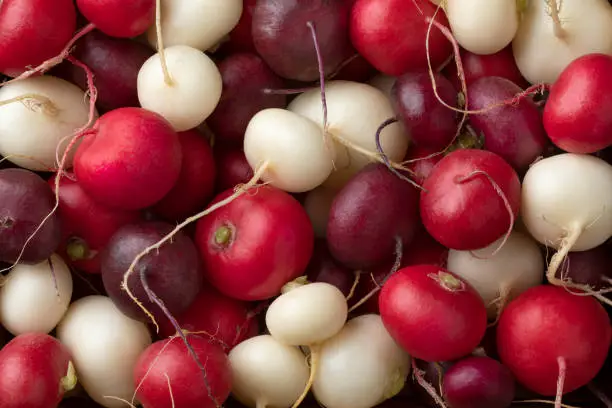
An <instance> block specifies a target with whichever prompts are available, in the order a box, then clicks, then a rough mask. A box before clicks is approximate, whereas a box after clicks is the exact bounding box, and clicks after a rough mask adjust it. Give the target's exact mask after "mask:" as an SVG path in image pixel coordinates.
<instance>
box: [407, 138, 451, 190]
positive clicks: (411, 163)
mask: <svg viewBox="0 0 612 408" xmlns="http://www.w3.org/2000/svg"><path fill="white" fill-rule="evenodd" d="M442 157H444V156H443V155H442V154H440V150H439V149H434V148H431V147H421V146H417V145H411V146H410V148H408V152H407V153H406V157H405V158H404V159H406V160H405V161H404V163H406V167H407V168H408V169H409V170H411V171H412V173H413V174H412V178H413V179H414V181H415V182H416V183H418V184H419V185H422V184H423V183H424V182H425V179H427V177H429V175H430V174H431V172H432V170H433V169H434V167H435V166H436V164H438V162H439V161H440V160H442Z"/></svg>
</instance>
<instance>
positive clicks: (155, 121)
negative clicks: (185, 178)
mask: <svg viewBox="0 0 612 408" xmlns="http://www.w3.org/2000/svg"><path fill="white" fill-rule="evenodd" d="M181 162H182V152H181V144H180V142H179V138H178V135H177V133H176V132H175V131H174V129H172V126H171V125H170V123H168V121H166V120H165V119H164V118H163V117H161V116H160V115H158V114H156V113H153V112H151V111H148V110H145V109H142V108H121V109H116V110H113V111H111V112H108V113H106V114H104V115H102V116H101V117H100V118H99V119H98V121H97V122H96V124H95V125H94V127H93V132H92V133H90V134H88V135H87V136H85V137H84V138H83V139H82V142H81V144H80V145H79V148H78V149H77V151H76V154H75V156H74V171H75V173H76V176H77V178H78V179H79V182H80V183H81V185H82V187H83V189H85V191H86V192H87V193H88V194H89V195H91V196H92V198H93V199H94V200H96V201H99V202H100V203H101V204H106V205H108V206H111V207H116V208H123V209H126V210H137V209H142V208H146V207H149V206H151V205H153V204H155V203H157V202H158V201H159V200H161V199H162V198H163V197H164V196H165V195H166V194H167V193H168V192H169V191H170V190H171V189H172V187H174V184H175V183H176V181H177V180H178V177H179V174H180V171H181Z"/></svg>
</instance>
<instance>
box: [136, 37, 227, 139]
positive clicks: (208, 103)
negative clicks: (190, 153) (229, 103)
mask: <svg viewBox="0 0 612 408" xmlns="http://www.w3.org/2000/svg"><path fill="white" fill-rule="evenodd" d="M164 56H165V61H166V64H167V71H166V70H165V69H162V60H161V55H160V53H157V54H155V55H153V56H151V57H150V58H149V59H148V60H147V61H146V62H145V63H144V64H143V65H142V67H141V68H140V72H138V82H137V88H138V100H139V101H140V105H141V106H142V107H143V108H145V109H148V110H150V111H153V112H156V113H159V114H160V115H162V116H163V117H164V118H166V120H168V122H170V124H171V125H172V127H174V129H175V130H176V131H178V132H181V131H184V130H188V129H192V128H195V127H197V126H199V125H200V124H202V122H204V120H206V118H208V116H210V114H211V113H212V111H213V110H214V109H215V107H216V106H217V104H218V103H219V99H220V98H221V90H222V87H223V85H222V79H221V74H220V73H219V70H218V69H217V66H216V65H215V63H214V62H213V61H212V60H211V59H210V58H209V57H208V56H207V55H206V54H204V53H203V52H202V51H200V50H197V49H195V48H192V47H188V46H185V45H176V46H173V47H169V48H166V49H165V52H164Z"/></svg>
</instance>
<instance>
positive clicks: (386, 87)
mask: <svg viewBox="0 0 612 408" xmlns="http://www.w3.org/2000/svg"><path fill="white" fill-rule="evenodd" d="M396 80H397V78H396V77H393V76H389V75H385V74H378V75H376V76H375V77H374V78H372V79H371V80H370V81H369V82H368V84H369V85H372V86H373V87H374V88H376V89H378V90H379V91H381V92H382V93H384V94H385V95H387V97H388V98H389V99H391V90H392V89H393V85H394V84H395V81H396Z"/></svg>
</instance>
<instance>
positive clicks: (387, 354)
mask: <svg viewBox="0 0 612 408" xmlns="http://www.w3.org/2000/svg"><path fill="white" fill-rule="evenodd" d="M409 372H410V356H409V355H408V354H407V353H406V352H405V351H403V350H402V349H401V348H400V347H399V346H398V345H397V344H396V343H395V342H394V341H393V339H392V338H391V336H389V333H388V332H387V330H385V327H384V325H383V323H382V321H381V318H380V316H378V315H373V314H371V315H364V316H359V317H355V318H353V319H351V320H349V322H348V323H347V324H346V325H345V326H344V328H343V329H342V330H341V331H340V332H339V333H338V334H336V335H335V336H334V337H332V338H331V339H329V340H327V341H326V342H324V343H323V345H322V346H321V349H320V361H319V367H318V370H317V373H316V376H315V379H314V384H313V393H314V396H315V398H316V399H317V401H318V402H319V403H320V404H322V405H323V406H325V407H327V408H370V407H373V406H375V405H377V404H379V403H381V402H383V401H385V400H387V399H389V398H392V397H393V396H395V395H396V394H397V393H398V392H400V390H401V389H402V388H403V386H404V383H405V381H406V378H407V377H408V374H409Z"/></svg>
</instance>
